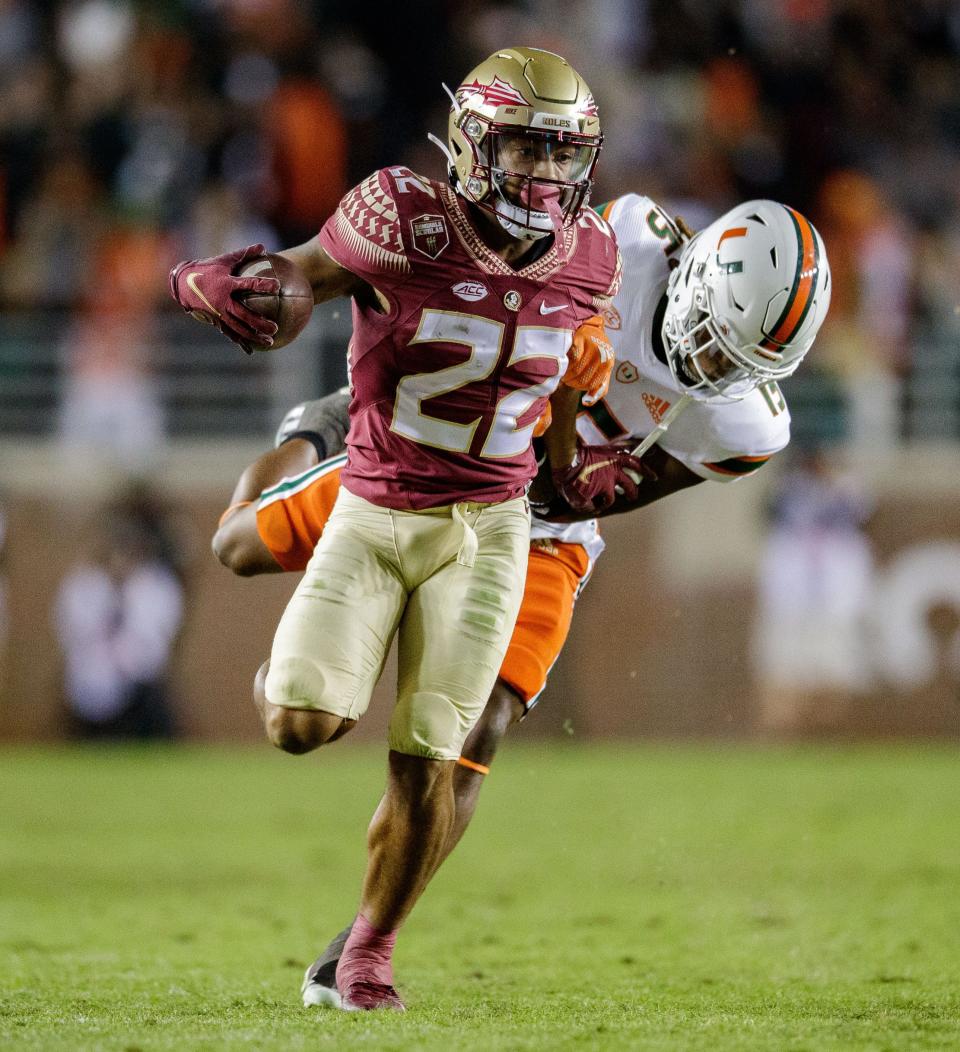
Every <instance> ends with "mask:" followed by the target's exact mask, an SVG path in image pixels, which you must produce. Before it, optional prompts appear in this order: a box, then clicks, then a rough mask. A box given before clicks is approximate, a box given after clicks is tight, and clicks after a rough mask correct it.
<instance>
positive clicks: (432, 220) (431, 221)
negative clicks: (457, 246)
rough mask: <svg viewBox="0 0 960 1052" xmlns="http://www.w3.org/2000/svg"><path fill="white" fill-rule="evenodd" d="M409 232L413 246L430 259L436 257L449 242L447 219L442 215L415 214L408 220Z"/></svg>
mask: <svg viewBox="0 0 960 1052" xmlns="http://www.w3.org/2000/svg"><path fill="white" fill-rule="evenodd" d="M410 232H411V233H412V234H413V247H414V248H415V249H416V250H417V251H418V252H422V253H423V254H424V255H425V256H429V257H430V258H431V259H436V258H437V256H439V255H440V253H441V252H442V251H443V250H444V249H445V248H446V247H447V245H449V244H450V235H449V234H448V233H447V221H446V220H445V219H444V218H443V216H435V215H422V216H417V218H416V219H411V220H410Z"/></svg>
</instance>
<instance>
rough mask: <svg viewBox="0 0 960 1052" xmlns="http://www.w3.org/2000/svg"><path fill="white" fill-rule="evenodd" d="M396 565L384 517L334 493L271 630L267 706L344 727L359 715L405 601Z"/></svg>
mask: <svg viewBox="0 0 960 1052" xmlns="http://www.w3.org/2000/svg"><path fill="white" fill-rule="evenodd" d="M396 562H397V556H396V547H395V544H394V539H393V524H392V519H391V515H390V513H389V512H388V511H386V510H385V509H380V508H375V507H374V506H373V505H371V504H368V503H367V502H366V501H362V500H360V498H357V497H353V495H352V494H350V493H348V492H347V491H341V494H340V496H339V498H338V500H337V504H336V507H335V508H334V510H333V513H332V515H331V516H330V520H329V523H328V525H327V528H326V529H325V531H324V533H323V536H322V537H321V538H320V542H319V543H318V545H317V548H316V551H315V552H314V554H313V557H312V558H311V560H310V562H309V564H308V566H307V569H306V572H305V574H304V576H303V577H302V578H301V580H300V582H299V584H298V585H297V588H296V591H295V592H294V594H293V596H292V598H291V599H290V602H289V603H288V604H287V608H286V610H285V611H284V613H283V616H282V617H281V619H280V623H279V625H278V626H277V631H276V634H275V636H274V640H273V648H272V650H271V655H270V668H269V671H268V672H267V675H266V678H265V680H264V697H265V699H266V702H268V703H269V705H271V706H276V707H278V708H281V709H291V710H308V711H309V710H315V711H317V712H319V713H328V714H332V715H334V716H339V717H341V718H342V719H343V720H348V721H353V720H357V719H359V717H360V716H362V715H363V713H364V712H365V711H366V709H367V705H368V704H369V702H370V695H371V693H372V691H373V688H374V685H375V684H376V682H377V679H378V678H379V676H380V673H381V671H382V669H383V664H384V661H385V660H386V655H387V646H388V644H389V641H390V640H391V639H392V637H393V635H394V634H395V632H396V626H397V624H398V623H399V619H400V615H401V613H402V612H403V607H404V603H405V600H406V587H405V585H404V583H403V581H402V580H401V576H400V573H399V570H398V568H397V566H396ZM266 711H267V712H268V713H272V712H273V710H272V709H267V710H266ZM287 722H288V723H296V722H297V720H295V719H290V720H288V721H287Z"/></svg>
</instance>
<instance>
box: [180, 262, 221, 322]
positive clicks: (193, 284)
mask: <svg viewBox="0 0 960 1052" xmlns="http://www.w3.org/2000/svg"><path fill="white" fill-rule="evenodd" d="M199 273H200V271H199V270H191V271H190V273H189V274H188V275H187V285H188V286H189V288H190V291H191V292H192V293H193V294H194V295H195V296H196V297H197V298H198V299H201V300H203V302H204V303H205V304H206V305H207V307H208V308H209V309H210V310H212V311H213V313H214V315H216V317H218V318H222V317H223V315H222V314H221V313H220V311H218V310H217V308H216V307H214V305H213V304H212V303H211V302H210V301H209V300H208V299H207V297H206V296H204V294H203V293H202V292H201V291H200V286H199V285H198V284H197V275H198V274H199Z"/></svg>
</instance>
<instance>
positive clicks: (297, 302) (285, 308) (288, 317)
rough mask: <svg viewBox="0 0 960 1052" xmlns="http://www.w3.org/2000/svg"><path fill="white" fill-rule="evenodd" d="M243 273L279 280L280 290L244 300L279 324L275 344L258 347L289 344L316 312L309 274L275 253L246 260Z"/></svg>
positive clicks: (258, 293)
mask: <svg viewBox="0 0 960 1052" xmlns="http://www.w3.org/2000/svg"><path fill="white" fill-rule="evenodd" d="M240 274H242V275H243V276H244V277H251V276H252V277H256V278H276V279H277V280H278V281H279V282H280V291H279V292H277V293H274V294H273V295H264V294H263V293H260V292H254V293H251V294H250V295H249V296H244V298H243V302H244V303H245V304H246V306H248V307H249V308H250V310H252V311H256V312H257V314H262V315H263V316H264V317H265V318H269V319H270V320H271V321H275V322H276V323H277V325H279V326H280V328H279V329H278V330H277V334H276V335H275V336H274V338H273V346H272V347H266V348H259V347H258V348H256V349H257V350H270V351H274V350H276V349H277V348H278V347H286V345H287V344H288V343H291V342H292V341H293V340H295V339H296V338H297V337H298V336H299V335H300V333H301V332H303V330H304V328H305V327H306V324H307V322H308V321H309V320H310V314H311V313H312V311H313V289H312V288H310V282H309V281H307V278H306V275H305V274H304V273H303V271H302V270H301V269H300V268H299V267H298V266H297V265H296V264H295V263H291V262H290V260H289V259H287V258H286V257H285V256H278V255H277V254H276V253H274V252H269V253H267V255H265V256H260V257H259V258H258V259H254V260H252V261H251V262H250V263H247V265H246V266H245V267H243V269H242V270H241V271H240Z"/></svg>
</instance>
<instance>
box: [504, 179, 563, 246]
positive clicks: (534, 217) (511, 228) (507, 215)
mask: <svg viewBox="0 0 960 1052" xmlns="http://www.w3.org/2000/svg"><path fill="white" fill-rule="evenodd" d="M493 207H494V208H495V209H496V212H497V219H498V220H499V221H500V225H501V226H502V227H503V229H504V230H506V232H507V233H508V234H509V235H510V236H511V237H515V238H516V239H517V240H518V241H539V240H540V238H542V237H546V236H547V235H548V234H552V233H554V230H553V223H551V221H550V214H549V213H548V212H528V211H527V209H526V208H522V207H521V206H520V205H512V204H510V202H509V201H508V200H507V199H506V198H505V197H504V196H503V194H501V193H500V191H499V188H498V190H497V199H496V201H495V202H494V206H493ZM528 217H529V222H530V223H532V224H533V226H532V227H530V226H527V225H526V223H527V221H528Z"/></svg>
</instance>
